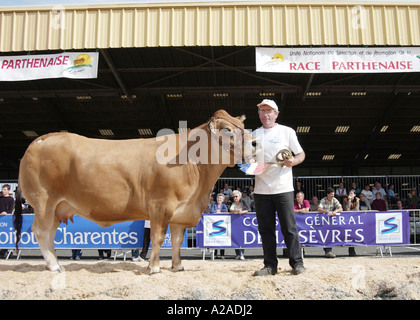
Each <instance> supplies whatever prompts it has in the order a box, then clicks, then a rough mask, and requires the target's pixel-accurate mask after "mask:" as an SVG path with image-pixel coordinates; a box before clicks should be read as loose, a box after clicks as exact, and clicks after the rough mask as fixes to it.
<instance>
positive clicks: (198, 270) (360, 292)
mask: <svg viewBox="0 0 420 320" xmlns="http://www.w3.org/2000/svg"><path fill="white" fill-rule="evenodd" d="M60 263H61V265H62V266H63V267H64V269H65V271H64V272H61V273H52V272H50V271H48V270H46V267H45V263H44V261H43V260H42V259H20V260H16V259H9V260H7V261H6V260H1V261H0V298H1V299H2V300H5V299H10V300H22V299H58V300H67V299H69V300H80V299H98V300H103V299H117V300H122V299H124V300H126V299H143V300H148V299H153V300H155V299H163V300H167V299H172V300H173V299H175V300H178V299H180V300H215V299H223V300H225V299H226V300H231V299H232V300H243V299H245V300H275V299H286V300H291V299H304V300H308V299H311V300H312V299H321V300H338V299H340V300H341V299H348V300H360V299H362V300H363V299H369V300H370V299H397V300H406V299H408V300H413V299H414V300H418V299H420V256H418V255H417V256H415V255H414V256H406V257H404V256H398V257H396V256H395V255H394V257H392V258H390V257H384V258H381V257H378V256H357V257H346V256H342V257H337V258H336V259H325V258H323V257H322V256H315V257H310V258H305V266H306V269H307V271H306V273H303V274H301V275H298V276H293V275H291V274H290V271H291V268H290V267H289V265H288V261H287V260H286V259H279V267H280V270H279V273H278V274H277V275H275V276H268V277H253V276H252V274H253V272H254V271H255V270H258V269H260V268H261V267H262V257H250V258H248V259H246V260H245V261H238V260H234V259H232V258H230V259H226V260H219V259H216V260H213V261H212V260H209V259H208V258H207V260H205V261H203V260H201V259H199V258H195V259H188V258H186V259H185V258H184V260H183V265H184V267H185V271H183V272H176V273H174V272H172V271H171V270H170V267H171V261H170V259H168V258H164V259H162V261H161V268H162V272H161V273H160V274H155V275H152V276H150V275H149V272H148V269H147V266H148V262H146V261H143V262H131V261H122V260H117V261H113V260H106V261H95V260H93V259H86V260H85V259H82V260H80V261H71V260H68V259H67V258H66V259H60Z"/></svg>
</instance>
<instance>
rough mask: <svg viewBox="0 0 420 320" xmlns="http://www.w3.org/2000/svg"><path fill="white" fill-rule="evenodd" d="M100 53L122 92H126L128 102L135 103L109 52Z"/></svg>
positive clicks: (102, 51) (102, 50) (103, 50)
mask: <svg viewBox="0 0 420 320" xmlns="http://www.w3.org/2000/svg"><path fill="white" fill-rule="evenodd" d="M100 52H101V54H102V56H103V57H104V59H105V61H106V63H107V65H108V67H109V69H110V70H111V72H112V74H113V75H114V77H115V80H117V82H118V85H119V86H120V88H121V90H122V91H123V92H124V94H125V95H126V97H127V100H128V101H130V102H133V98H132V97H131V94H130V93H129V92H128V90H127V86H126V85H125V83H124V81H123V80H122V78H121V75H120V73H119V72H118V71H117V69H116V68H115V65H114V63H113V61H112V59H111V57H110V56H109V54H108V52H107V51H106V50H105V49H100Z"/></svg>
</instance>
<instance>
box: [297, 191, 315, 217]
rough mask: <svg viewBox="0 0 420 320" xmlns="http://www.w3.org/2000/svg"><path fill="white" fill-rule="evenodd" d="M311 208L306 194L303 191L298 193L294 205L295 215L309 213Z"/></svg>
mask: <svg viewBox="0 0 420 320" xmlns="http://www.w3.org/2000/svg"><path fill="white" fill-rule="evenodd" d="M310 208H311V205H310V204H309V201H308V200H305V194H304V193H303V192H302V191H298V193H296V199H295V204H294V210H295V213H298V212H299V213H308V212H309V210H310Z"/></svg>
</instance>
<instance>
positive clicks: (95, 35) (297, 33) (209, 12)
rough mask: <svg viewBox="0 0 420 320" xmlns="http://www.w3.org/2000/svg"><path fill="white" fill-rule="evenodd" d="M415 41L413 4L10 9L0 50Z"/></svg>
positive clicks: (4, 15) (0, 24)
mask: <svg viewBox="0 0 420 320" xmlns="http://www.w3.org/2000/svg"><path fill="white" fill-rule="evenodd" d="M248 45H249V46H298V45H304V46H310V45H315V46H318V45H327V46H329V45H359V46H360V45H380V46H385V45H389V46H399V45H402V46H412V45H414V46H418V45H420V4H419V3H418V2H417V4H416V3H414V2H413V3H406V4H404V5H402V4H401V3H399V4H398V5H397V4H395V5H392V4H390V3H387V4H386V5H376V4H375V5H372V4H366V5H344V4H342V3H339V4H321V3H320V4H314V3H311V4H304V3H302V4H293V3H290V4H287V2H286V4H285V3H284V2H283V3H282V4H281V5H280V4H279V3H278V2H276V3H275V2H272V3H267V2H264V3H262V4H261V3H259V4H257V3H251V2H242V3H241V2H236V3H229V2H214V3H210V2H209V3H206V4H203V3H200V4H197V3H169V4H160V5H149V6H145V5H138V6H130V5H127V6H121V5H119V6H115V5H114V6H95V7H90V8H89V9H83V8H81V7H80V6H78V7H75V6H72V7H52V8H24V9H22V8H11V9H7V10H6V9H3V10H2V11H0V51H2V52H8V51H33V50H54V49H84V48H114V47H155V46H248Z"/></svg>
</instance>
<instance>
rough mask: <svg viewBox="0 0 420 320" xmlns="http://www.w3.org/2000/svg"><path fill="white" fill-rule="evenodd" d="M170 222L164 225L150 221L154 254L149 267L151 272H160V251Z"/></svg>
mask: <svg viewBox="0 0 420 320" xmlns="http://www.w3.org/2000/svg"><path fill="white" fill-rule="evenodd" d="M167 229H168V224H166V225H163V224H162V223H158V222H157V223H156V222H155V223H154V221H153V220H151V221H150V240H151V241H152V254H151V256H150V262H149V269H150V274H153V273H159V272H160V260H159V253H160V248H161V247H162V244H163V241H164V240H165V235H166V230H167Z"/></svg>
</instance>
